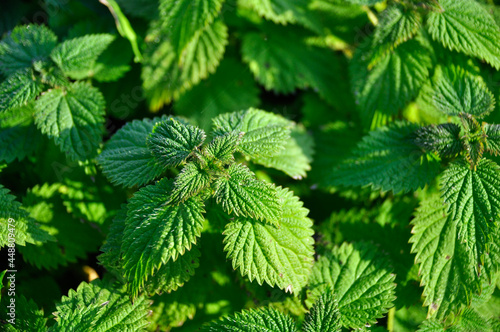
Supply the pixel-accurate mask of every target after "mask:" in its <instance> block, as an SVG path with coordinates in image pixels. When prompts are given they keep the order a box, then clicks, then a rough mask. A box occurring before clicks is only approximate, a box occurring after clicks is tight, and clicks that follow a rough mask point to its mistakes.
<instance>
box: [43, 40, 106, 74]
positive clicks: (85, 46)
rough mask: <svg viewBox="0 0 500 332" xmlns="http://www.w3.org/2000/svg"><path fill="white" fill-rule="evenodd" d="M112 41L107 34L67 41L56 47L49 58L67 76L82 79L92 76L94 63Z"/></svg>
mask: <svg viewBox="0 0 500 332" xmlns="http://www.w3.org/2000/svg"><path fill="white" fill-rule="evenodd" d="M113 39H114V36H112V35H109V34H98V35H86V36H83V37H79V38H73V39H69V40H66V41H64V42H62V43H61V44H59V45H57V47H56V48H54V50H52V53H51V54H50V57H51V59H52V60H53V61H54V62H55V63H56V64H57V65H58V66H59V68H61V69H62V70H63V72H64V73H65V74H66V75H67V76H69V77H71V78H73V79H82V78H85V77H89V76H92V75H93V72H92V69H93V67H94V66H95V61H96V60H97V58H98V57H99V55H100V54H101V53H102V52H103V51H104V50H105V49H106V48H107V47H108V46H109V44H111V42H112V41H113Z"/></svg>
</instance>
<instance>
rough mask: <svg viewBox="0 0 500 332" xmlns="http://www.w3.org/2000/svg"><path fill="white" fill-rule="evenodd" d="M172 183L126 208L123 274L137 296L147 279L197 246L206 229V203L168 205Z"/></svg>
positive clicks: (196, 200) (141, 192)
mask: <svg viewBox="0 0 500 332" xmlns="http://www.w3.org/2000/svg"><path fill="white" fill-rule="evenodd" d="M171 190H172V181H170V180H168V179H166V178H165V179H162V180H161V181H159V182H157V183H156V184H155V185H152V186H147V187H144V188H142V189H141V190H139V191H138V192H136V193H135V195H134V196H133V197H132V198H131V199H130V201H129V205H128V208H127V219H126V222H125V229H124V231H123V239H122V247H121V250H122V251H123V271H124V274H125V277H126V278H127V279H128V280H129V281H130V290H131V292H132V294H134V295H135V296H136V295H137V293H138V292H139V290H140V288H141V287H142V286H143V285H144V282H145V281H146V280H147V279H148V276H150V275H153V274H154V273H155V272H156V271H157V270H158V269H159V268H160V267H161V265H162V264H166V263H168V261H169V260H172V261H175V260H177V259H178V256H179V255H183V254H184V252H185V251H186V250H189V249H190V248H191V246H192V245H193V244H195V243H196V238H197V237H199V236H200V234H201V229H202V227H203V217H202V213H203V212H204V211H203V203H202V202H201V200H200V199H199V198H198V197H194V198H190V199H188V200H186V201H185V202H183V203H182V204H180V205H177V206H172V205H166V204H165V203H166V202H167V201H168V198H169V195H170V192H171Z"/></svg>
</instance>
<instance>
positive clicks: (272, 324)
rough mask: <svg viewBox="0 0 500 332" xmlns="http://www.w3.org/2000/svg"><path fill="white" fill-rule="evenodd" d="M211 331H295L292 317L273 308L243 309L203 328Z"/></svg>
mask: <svg viewBox="0 0 500 332" xmlns="http://www.w3.org/2000/svg"><path fill="white" fill-rule="evenodd" d="M203 331H213V332H225V331H226V332H233V331H238V332H268V331H273V332H296V331H297V328H296V327H295V322H294V321H293V319H292V318H291V317H290V316H288V315H285V314H283V313H281V312H280V311H278V310H276V309H273V308H260V309H251V310H245V311H242V312H239V313H236V314H233V315H232V316H226V317H223V318H222V319H220V320H219V321H216V322H213V323H211V324H210V325H208V326H206V327H204V328H203Z"/></svg>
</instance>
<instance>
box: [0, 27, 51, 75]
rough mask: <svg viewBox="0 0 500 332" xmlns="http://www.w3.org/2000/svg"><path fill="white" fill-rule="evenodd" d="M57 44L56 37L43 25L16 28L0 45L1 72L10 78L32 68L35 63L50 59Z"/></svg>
mask: <svg viewBox="0 0 500 332" xmlns="http://www.w3.org/2000/svg"><path fill="white" fill-rule="evenodd" d="M56 43H57V37H56V35H55V34H54V33H53V32H52V31H50V30H49V29H48V28H47V27H45V26H43V25H28V26H19V27H16V28H15V29H14V30H13V31H12V32H11V34H10V35H9V36H8V37H7V38H5V39H4V40H2V42H1V43H0V71H2V72H3V73H4V74H5V76H9V75H12V74H15V73H16V72H17V71H18V70H21V69H25V68H31V66H32V65H33V62H34V61H42V60H44V59H46V58H48V57H49V55H50V52H51V51H52V49H53V48H54V47H55V46H56Z"/></svg>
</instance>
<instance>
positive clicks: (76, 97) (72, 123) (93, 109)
mask: <svg viewBox="0 0 500 332" xmlns="http://www.w3.org/2000/svg"><path fill="white" fill-rule="evenodd" d="M104 105H105V102H104V97H103V96H102V94H101V93H100V92H99V90H97V89H96V88H94V87H92V86H90V85H89V84H87V83H73V84H72V85H71V86H69V87H67V88H65V89H53V90H49V91H48V92H46V93H45V94H43V95H42V96H41V97H40V99H38V100H37V102H36V104H35V109H36V113H35V123H36V125H37V127H38V128H39V129H40V130H41V131H42V133H44V134H47V135H48V136H49V137H51V138H54V141H55V143H56V144H57V145H58V146H59V147H60V148H61V151H63V152H65V153H67V155H68V156H69V157H70V158H71V159H74V160H81V161H84V160H87V159H89V158H92V157H94V156H95V155H96V154H97V148H98V147H99V143H100V142H101V139H102V137H101V133H102V127H103V126H102V124H103V122H104Z"/></svg>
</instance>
